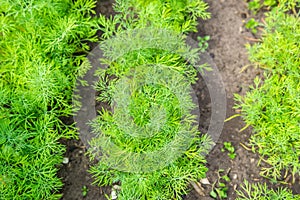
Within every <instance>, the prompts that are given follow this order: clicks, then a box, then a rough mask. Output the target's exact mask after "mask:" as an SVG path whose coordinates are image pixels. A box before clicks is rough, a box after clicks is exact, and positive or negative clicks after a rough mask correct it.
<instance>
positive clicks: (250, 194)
mask: <svg viewBox="0 0 300 200" xmlns="http://www.w3.org/2000/svg"><path fill="white" fill-rule="evenodd" d="M236 193H237V195H238V196H239V197H238V198H237V200H256V199H270V200H273V199H278V200H280V199H285V200H299V199H300V195H293V193H292V191H291V190H289V189H286V188H279V189H277V190H273V189H268V188H267V185H266V184H260V183H257V184H250V183H248V181H247V180H245V181H244V186H242V188H241V190H237V191H236Z"/></svg>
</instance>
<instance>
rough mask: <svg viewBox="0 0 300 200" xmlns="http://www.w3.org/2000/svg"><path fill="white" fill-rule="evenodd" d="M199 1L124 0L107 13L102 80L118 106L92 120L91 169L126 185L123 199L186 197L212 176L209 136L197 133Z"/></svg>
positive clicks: (105, 98)
mask: <svg viewBox="0 0 300 200" xmlns="http://www.w3.org/2000/svg"><path fill="white" fill-rule="evenodd" d="M206 7H207V6H206V4H205V3H204V2H202V1H199V0H193V1H184V0H182V1H172V0H168V1H161V0H155V1H141V0H129V1H125V0H119V1H116V4H115V6H114V9H115V11H117V12H118V14H116V15H115V16H114V18H112V17H111V18H108V19H107V18H105V17H104V16H100V19H99V23H100V25H101V29H102V31H103V32H104V33H103V35H102V37H103V39H104V41H103V42H102V43H101V44H100V46H101V49H102V50H103V53H104V56H105V59H103V60H102V62H103V63H105V64H107V65H108V66H109V67H108V68H107V69H105V70H103V69H99V70H98V76H99V78H100V81H99V82H98V83H97V85H95V87H96V89H97V90H98V91H99V93H100V95H99V96H98V100H99V101H101V102H106V103H107V104H108V105H109V106H110V107H111V109H104V108H103V109H102V110H100V111H99V115H98V117H97V118H96V119H95V120H94V121H93V122H92V129H93V132H94V134H95V137H94V138H93V139H92V141H91V142H90V146H91V148H90V150H89V155H90V156H91V157H92V158H99V157H100V161H99V162H98V164H97V165H96V166H93V167H92V168H91V170H90V172H91V173H92V174H93V175H94V178H95V183H97V184H98V185H99V186H105V185H113V184H120V185H121V190H120V191H119V193H118V199H181V198H182V195H184V194H186V193H187V191H188V187H187V186H188V184H189V182H190V181H196V180H197V179H200V178H203V177H205V172H206V171H207V169H206V167H205V165H204V163H205V158H204V153H206V152H207V151H208V149H209V147H210V144H211V141H210V138H209V137H208V136H205V135H201V134H200V133H199V131H198V130H197V121H196V117H197V116H196V115H194V114H191V112H192V111H193V110H194V109H196V105H195V104H194V102H193V101H192V98H191V96H190V92H191V90H190V89H191V88H190V86H191V84H192V83H195V81H196V80H197V78H196V77H197V76H196V75H197V72H198V71H197V69H195V68H194V66H193V64H195V63H196V61H197V58H196V57H197V53H198V52H199V49H191V48H189V47H188V46H187V45H186V44H185V42H184V39H185V37H186V36H185V35H184V34H183V33H187V32H189V31H195V30H196V19H197V17H203V18H207V17H208V16H209V14H208V13H207V12H205V9H206Z"/></svg>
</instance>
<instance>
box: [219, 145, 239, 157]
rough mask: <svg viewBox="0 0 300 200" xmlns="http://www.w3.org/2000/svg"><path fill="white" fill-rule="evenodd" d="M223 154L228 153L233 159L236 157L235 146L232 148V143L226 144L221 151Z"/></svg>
mask: <svg viewBox="0 0 300 200" xmlns="http://www.w3.org/2000/svg"><path fill="white" fill-rule="evenodd" d="M221 151H222V152H225V151H228V154H227V155H228V156H229V158H231V159H234V158H235V157H236V153H235V149H234V146H232V144H231V142H224V147H223V148H222V149H221Z"/></svg>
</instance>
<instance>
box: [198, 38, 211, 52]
mask: <svg viewBox="0 0 300 200" xmlns="http://www.w3.org/2000/svg"><path fill="white" fill-rule="evenodd" d="M197 40H198V41H199V43H198V46H199V48H200V51H201V52H204V51H206V49H207V48H208V41H209V40H210V36H209V35H207V36H204V37H200V36H198V37H197Z"/></svg>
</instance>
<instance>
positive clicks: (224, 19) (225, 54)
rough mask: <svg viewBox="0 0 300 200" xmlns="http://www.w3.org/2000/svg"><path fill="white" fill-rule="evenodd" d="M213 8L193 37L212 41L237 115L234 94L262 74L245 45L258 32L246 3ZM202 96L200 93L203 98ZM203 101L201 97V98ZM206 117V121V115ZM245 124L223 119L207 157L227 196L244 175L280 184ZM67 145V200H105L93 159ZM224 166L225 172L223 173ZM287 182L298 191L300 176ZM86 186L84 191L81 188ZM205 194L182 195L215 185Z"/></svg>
mask: <svg viewBox="0 0 300 200" xmlns="http://www.w3.org/2000/svg"><path fill="white" fill-rule="evenodd" d="M206 2H208V4H209V6H210V8H209V10H208V11H209V12H210V13H211V15H212V17H211V19H210V20H205V21H202V20H200V23H199V25H198V33H193V34H191V35H190V36H191V37H192V38H194V39H196V38H197V36H199V35H200V36H205V35H209V36H211V40H210V41H209V48H208V52H209V54H210V56H211V57H212V58H213V60H214V62H215V63H216V65H217V66H218V68H219V70H220V72H221V75H222V77H223V81H224V83H225V87H226V92H227V117H230V116H232V115H234V114H236V111H235V110H233V108H232V107H233V106H234V104H235V102H234V100H233V93H238V94H241V95H244V94H245V93H246V91H247V90H248V88H249V85H251V84H252V83H253V80H254V78H255V77H256V76H261V75H262V70H261V69H256V68H254V67H252V66H249V67H247V68H244V67H245V66H247V65H250V62H249V61H248V55H247V50H246V48H245V44H246V43H249V42H251V41H250V40H249V38H254V35H253V34H252V33H251V32H250V31H249V30H246V29H245V27H244V24H245V21H247V20H248V19H249V17H250V13H249V11H248V7H247V4H246V3H245V2H244V1H239V2H237V1H235V0H228V1H222V0H219V1H214V0H207V1H206ZM96 11H97V12H100V13H102V14H105V15H107V16H109V15H111V14H113V10H112V2H111V1H105V2H98V5H97V8H96ZM201 96H202V97H201ZM199 97H200V99H201V98H202V99H201V103H199V105H203V107H202V108H201V109H200V112H201V114H204V117H207V121H208V119H209V116H210V115H209V101H210V100H209V99H208V98H207V97H208V96H207V95H205V93H204V94H203V93H201V95H200V96H198V98H199ZM199 101H200V100H199ZM202 119H205V118H203V117H202ZM207 121H205V120H203V121H202V123H203V124H202V125H201V127H200V130H201V131H203V132H205V129H207ZM244 126H245V124H244V122H243V120H242V119H241V118H239V117H238V118H234V119H232V120H230V121H228V122H226V123H225V125H224V129H223V131H222V135H221V137H220V139H219V141H218V143H217V145H216V146H215V147H214V149H213V150H212V151H211V152H210V153H209V155H208V156H207V166H208V168H209V171H208V173H207V178H208V180H209V182H210V184H213V183H214V182H216V181H218V180H219V179H220V176H222V175H228V177H229V178H230V181H227V182H225V183H226V187H224V188H228V192H227V193H228V198H227V199H235V198H236V192H235V189H237V188H240V186H242V185H243V183H244V179H246V180H248V181H249V182H250V183H264V182H266V183H267V185H268V186H269V187H270V188H278V186H279V185H280V184H279V183H277V184H273V183H271V182H270V181H269V180H268V179H265V178H262V177H261V176H260V175H259V173H260V167H261V166H260V167H258V162H259V156H258V155H257V154H254V153H252V152H251V151H249V150H247V149H245V148H244V145H246V146H247V143H248V139H249V137H250V135H251V129H250V128H247V129H245V130H244V131H242V132H239V130H241V129H242V128H243V127H244ZM224 142H231V144H232V145H233V146H234V148H235V154H236V157H235V158H234V159H231V158H229V156H227V152H223V151H222V148H223V146H224ZM62 143H63V144H66V146H67V152H66V154H65V157H67V158H69V163H68V164H65V165H63V166H62V168H61V169H60V171H59V176H60V177H61V178H62V179H63V183H64V187H63V190H62V193H63V198H62V199H63V200H76V199H78V200H79V199H87V200H88V199H90V200H96V199H97V200H102V199H103V200H104V199H106V197H105V194H107V195H110V188H109V187H101V188H99V187H97V186H92V185H91V183H92V182H93V178H92V177H91V175H90V174H89V173H88V172H87V170H88V169H89V167H90V166H91V164H92V163H90V161H89V159H88V157H86V156H85V152H86V149H85V147H84V145H83V143H82V142H80V141H78V140H68V141H62ZM220 170H221V171H220ZM285 181H286V182H287V183H288V184H287V185H283V186H284V187H289V188H291V189H292V190H293V193H295V194H297V193H300V180H299V177H296V180H295V183H294V184H291V182H292V179H291V177H290V176H289V177H288V178H287V179H286V180H285ZM85 187H86V190H85V189H83V188H85ZM202 187H203V188H202V189H203V194H204V195H205V197H204V196H201V195H199V194H198V193H197V192H196V191H195V190H193V189H192V191H191V193H190V194H188V195H187V196H186V197H185V198H184V199H190V200H194V199H212V198H211V197H210V194H209V193H210V191H211V190H212V185H202Z"/></svg>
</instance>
